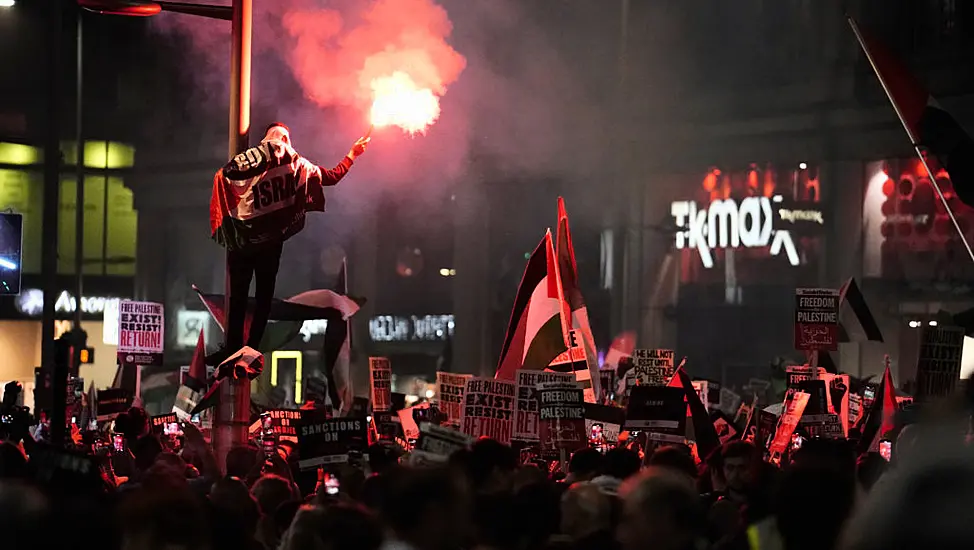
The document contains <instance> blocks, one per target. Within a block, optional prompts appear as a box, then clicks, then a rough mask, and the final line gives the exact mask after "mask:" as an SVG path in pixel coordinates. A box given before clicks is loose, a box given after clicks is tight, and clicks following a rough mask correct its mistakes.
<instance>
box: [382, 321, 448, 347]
mask: <svg viewBox="0 0 974 550" xmlns="http://www.w3.org/2000/svg"><path fill="white" fill-rule="evenodd" d="M454 326H455V325H454V322H453V316H452V315H425V316H422V317H418V316H416V315H412V316H410V317H397V316H393V315H379V316H376V317H373V318H372V319H371V320H369V334H370V335H371V336H372V341H373V342H432V341H436V340H446V339H447V337H448V336H453V328H454Z"/></svg>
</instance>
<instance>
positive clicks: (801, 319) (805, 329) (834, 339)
mask: <svg viewBox="0 0 974 550" xmlns="http://www.w3.org/2000/svg"><path fill="white" fill-rule="evenodd" d="M795 349H798V350H802V351H836V350H837V349H839V291H838V290H833V289H831V288H796V289H795Z"/></svg>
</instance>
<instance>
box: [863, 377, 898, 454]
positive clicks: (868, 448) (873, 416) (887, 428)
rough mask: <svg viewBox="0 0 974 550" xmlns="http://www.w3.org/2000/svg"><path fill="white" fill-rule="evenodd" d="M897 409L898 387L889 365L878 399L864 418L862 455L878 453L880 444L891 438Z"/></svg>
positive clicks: (877, 395) (880, 386)
mask: <svg viewBox="0 0 974 550" xmlns="http://www.w3.org/2000/svg"><path fill="white" fill-rule="evenodd" d="M896 408H897V405H896V387H895V386H893V376H892V375H891V374H890V372H889V365H887V366H886V371H885V372H883V382H882V383H881V384H880V385H879V391H878V392H877V394H876V399H875V400H874V401H873V403H872V405H871V406H870V407H869V411H868V412H867V413H866V415H865V416H864V417H863V418H864V420H863V423H862V431H861V433H862V437H860V438H859V448H858V451H859V453H860V454H862V453H865V452H876V451H877V450H878V448H879V442H880V441H882V440H883V439H885V438H888V437H889V436H890V434H891V432H892V431H893V430H894V429H895V427H896V425H895V423H894V420H895V416H896Z"/></svg>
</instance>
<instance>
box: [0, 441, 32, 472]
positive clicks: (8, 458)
mask: <svg viewBox="0 0 974 550" xmlns="http://www.w3.org/2000/svg"><path fill="white" fill-rule="evenodd" d="M28 475H30V469H29V467H28V465H27V457H26V456H24V452H23V451H21V450H20V447H18V446H17V445H14V444H13V443H11V442H9V441H3V442H0V479H24V478H26V477H27V476H28Z"/></svg>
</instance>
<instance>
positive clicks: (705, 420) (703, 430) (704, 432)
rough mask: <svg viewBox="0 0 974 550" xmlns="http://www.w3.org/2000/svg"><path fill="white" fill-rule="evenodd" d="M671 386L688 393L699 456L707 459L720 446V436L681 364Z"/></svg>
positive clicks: (687, 398)
mask: <svg viewBox="0 0 974 550" xmlns="http://www.w3.org/2000/svg"><path fill="white" fill-rule="evenodd" d="M670 387H674V388H683V391H684V393H685V395H686V400H687V407H688V408H689V409H690V425H691V426H693V440H694V441H696V443H697V456H698V457H700V460H706V459H707V457H708V456H710V453H712V452H714V451H715V450H716V449H719V448H720V437H719V436H718V435H717V430H716V428H714V423H713V421H711V420H710V415H709V414H707V409H706V407H704V406H703V403H701V402H700V396H699V395H698V394H697V390H696V389H694V387H693V381H692V380H691V379H690V375H688V374H687V371H685V370H683V367H682V366H680V367H679V368H677V369H676V374H674V375H673V379H672V380H670Z"/></svg>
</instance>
